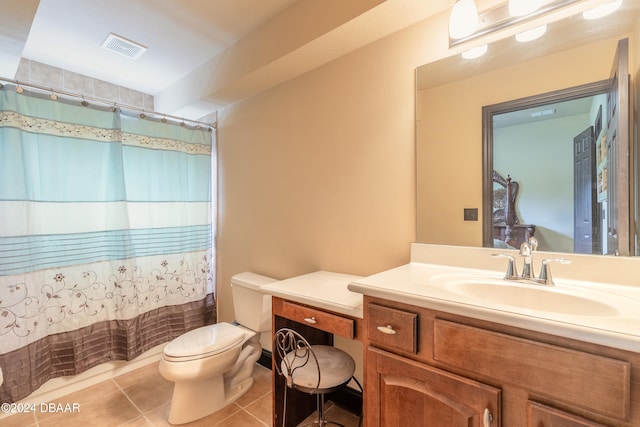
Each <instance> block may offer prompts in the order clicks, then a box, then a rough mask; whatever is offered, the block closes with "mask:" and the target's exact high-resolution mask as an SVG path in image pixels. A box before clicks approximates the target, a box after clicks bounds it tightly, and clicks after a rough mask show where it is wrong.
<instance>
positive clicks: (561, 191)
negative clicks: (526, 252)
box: [416, 1, 640, 253]
mask: <svg viewBox="0 0 640 427" xmlns="http://www.w3.org/2000/svg"><path fill="white" fill-rule="evenodd" d="M639 10H640V5H639V4H638V2H637V1H625V2H624V3H623V6H622V8H621V9H620V10H619V11H618V12H617V13H616V14H615V15H612V16H609V17H607V18H604V20H600V21H594V22H590V23H586V22H584V20H581V19H579V18H578V17H573V18H569V19H567V20H565V21H564V22H561V23H555V24H553V25H550V26H549V29H548V33H547V35H545V36H544V37H543V38H542V39H540V40H538V41H534V42H530V44H527V45H522V44H518V43H516V42H515V41H513V40H512V39H505V40H501V41H499V42H497V43H494V44H492V45H490V47H489V52H488V54H487V55H486V56H485V57H482V58H478V59H476V60H472V61H467V60H463V59H462V58H461V57H460V55H456V56H452V57H450V58H445V59H443V60H440V61H436V62H434V63H430V64H426V65H424V66H422V67H419V68H418V69H417V71H416V78H417V80H416V82H417V93H416V159H417V170H416V178H417V197H416V205H417V214H416V218H417V224H416V230H417V236H416V240H417V241H418V242H423V243H434V244H447V245H464V246H483V245H485V246H490V244H487V243H486V240H487V239H486V238H485V236H484V234H483V228H484V227H485V225H488V227H489V229H490V230H492V233H491V234H492V235H491V236H490V238H492V237H493V235H495V236H498V235H499V232H498V231H497V230H495V231H494V230H493V225H494V217H493V212H492V209H493V208H492V207H491V208H490V213H489V214H485V213H483V214H482V215H480V218H479V221H465V220H464V218H463V211H464V209H465V208H481V209H480V210H482V208H483V189H484V187H483V186H484V184H485V181H487V179H486V178H485V175H484V172H483V128H482V108H483V107H484V106H487V105H492V104H499V103H503V102H506V101H510V100H515V99H520V98H525V97H530V96H533V95H538V94H543V93H547V92H553V91H558V90H560V89H564V88H571V87H576V86H579V85H585V84H588V83H592V82H598V81H602V80H605V79H608V78H609V73H610V70H611V63H612V59H613V56H614V53H615V50H616V45H617V42H618V40H620V39H622V38H625V37H626V38H629V41H630V50H631V52H630V57H631V58H639V57H640V52H639V51H638V46H639V45H640V43H639V41H638V33H639V31H638V28H639V27H640V24H639V18H638V11H639ZM629 70H630V74H631V79H632V80H635V76H636V74H637V65H636V64H635V63H631V64H630V69H629ZM632 87H634V86H632ZM582 104H583V105H582V107H579V108H581V110H575V111H576V112H575V114H565V116H566V117H565V118H560V117H559V116H560V110H561V109H563V108H564V106H560V105H557V106H549V107H548V108H546V107H545V109H546V110H553V109H556V110H557V112H558V114H556V115H555V116H552V117H545V116H544V114H547V113H544V110H539V111H536V113H537V114H540V116H539V117H538V121H546V122H549V123H551V124H553V127H555V128H556V131H555V132H554V131H552V129H548V130H540V131H539V132H540V133H539V134H538V135H536V136H534V133H533V131H531V130H529V129H525V128H524V126H525V125H524V124H521V125H520V126H522V127H520V128H518V127H517V126H516V125H513V126H507V125H500V124H499V123H497V124H496V129H497V131H496V141H494V144H495V149H494V151H493V152H492V153H491V155H492V156H495V157H493V158H495V167H494V169H495V171H496V172H497V173H498V174H499V175H501V176H502V177H504V178H505V179H506V178H507V177H508V176H510V177H511V179H512V180H513V181H515V182H517V183H518V185H519V191H518V196H517V199H516V207H515V211H516V213H517V216H518V224H520V225H525V226H535V231H534V233H535V236H536V238H538V240H539V242H541V244H540V247H539V249H540V250H549V251H557V252H575V251H576V248H575V246H574V245H575V242H574V240H575V232H576V227H574V221H575V218H574V217H575V212H574V211H575V209H574V207H573V203H574V201H573V199H574V197H573V193H574V188H573V187H574V173H573V167H567V166H563V165H560V164H559V162H560V161H561V159H572V158H573V152H572V151H573V148H572V145H573V139H574V138H575V137H576V136H578V135H580V133H581V132H582V131H584V130H585V129H587V128H589V127H593V129H594V134H595V130H596V123H597V116H598V110H599V107H598V105H600V104H602V99H589V100H584V101H583V103H582ZM576 108H578V107H576ZM578 111H579V112H578ZM530 113H531V112H529V113H528V114H530ZM549 115H550V114H547V116H549ZM496 119H498V120H500V119H509V120H511V119H512V118H510V117H508V116H505V117H504V118H500V117H496ZM562 120H568V121H570V124H567V123H569V122H563V121H562ZM545 132H546V133H545ZM597 137H598V136H597V135H594V138H597ZM558 138H563V139H565V140H569V141H570V142H569V144H568V145H567V146H563V145H561V144H555V145H552V141H554V140H557V139H558ZM507 140H508V141H514V140H516V144H514V145H513V146H511V145H509V143H508V142H504V141H507ZM632 142H633V139H632ZM560 151H561V152H560ZM637 151H638V150H635V151H634V153H636V154H635V156H637ZM596 160H597V159H596ZM632 160H633V159H632ZM567 161H568V162H572V161H573V160H567ZM599 173H600V174H602V170H600V172H599ZM599 179H600V181H596V182H597V184H596V189H597V190H598V189H599V190H598V191H599V194H600V196H602V191H601V189H602V187H603V185H606V182H607V181H603V179H602V175H601V177H600V178H599ZM628 184H630V185H631V186H632V188H631V189H630V191H634V188H633V187H634V184H633V183H628ZM596 197H597V196H596ZM633 203H635V202H633V201H632V204H633ZM604 214H605V215H606V212H605V213H604ZM636 218H637V212H636V211H635V210H634V211H633V212H632V220H631V222H632V223H634V222H636ZM494 233H495V234H494ZM595 239H596V240H598V239H599V241H600V242H602V244H601V245H600V247H598V244H593V243H592V248H595V249H592V251H593V252H595V253H607V251H606V242H605V241H604V240H602V235H601V236H599V237H598V236H596V237H595ZM490 241H491V243H493V239H490ZM631 244H632V246H633V245H634V242H632V243H631ZM578 251H579V252H580V251H581V252H588V251H587V250H578Z"/></svg>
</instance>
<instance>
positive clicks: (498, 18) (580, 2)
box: [449, 0, 621, 50]
mask: <svg viewBox="0 0 640 427" xmlns="http://www.w3.org/2000/svg"><path fill="white" fill-rule="evenodd" d="M620 3H621V0H616V1H612V0H520V1H516V0H510V1H509V2H507V1H504V2H502V3H500V4H499V5H497V6H495V7H491V8H488V9H486V10H482V11H478V10H477V8H476V6H475V3H474V2H473V1H472V0H458V1H456V3H455V4H454V5H453V8H452V9H451V15H450V16H449V47H450V48H453V47H457V46H462V45H464V44H467V43H469V42H475V43H474V45H478V44H484V43H492V42H494V41H496V40H500V39H501V38H505V37H511V36H513V35H515V34H517V33H519V32H522V31H523V30H529V29H531V28H533V27H538V26H540V25H542V24H551V23H553V22H555V21H557V20H560V19H564V18H566V17H569V16H573V15H577V14H582V13H583V12H584V11H586V10H588V9H594V8H596V10H603V9H605V10H615V8H616V7H618V6H619V4H620ZM524 6H526V8H524ZM601 7H602V9H601ZM465 10H466V12H465ZM525 10H526V11H531V12H529V13H527V14H525V15H520V16H514V15H513V14H514V13H517V14H521V13H524V11H525ZM465 14H466V15H465ZM586 15H587V16H589V15H590V14H586ZM461 16H462V17H465V16H466V18H465V19H466V20H467V21H466V23H465V22H464V21H463V18H461ZM472 16H473V18H471V17H472ZM475 25H477V27H476V29H475V31H473V32H471V33H469V31H470V30H471V29H472V28H474V27H475ZM465 34H466V35H465ZM463 35H464V36H463ZM463 50H464V49H463Z"/></svg>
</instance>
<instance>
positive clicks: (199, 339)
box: [162, 322, 246, 362]
mask: <svg viewBox="0 0 640 427" xmlns="http://www.w3.org/2000/svg"><path fill="white" fill-rule="evenodd" d="M245 337H246V333H245V332H244V331H243V329H242V328H239V327H237V326H234V325H232V324H230V323H226V322H222V323H217V324H215V325H208V326H203V327H200V328H197V329H193V330H191V331H189V332H187V333H185V334H183V335H180V336H179V337H177V338H175V339H174V340H173V341H171V342H170V343H169V344H167V345H166V346H165V347H164V350H163V352H162V353H163V354H162V357H163V358H164V359H165V360H167V361H170V362H186V361H190V360H196V359H202V358H205V357H210V356H214V355H216V354H219V353H223V352H225V351H228V350H230V349H232V348H234V347H237V346H238V345H240V344H242V343H243V342H244V340H245Z"/></svg>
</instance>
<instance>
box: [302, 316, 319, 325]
mask: <svg viewBox="0 0 640 427" xmlns="http://www.w3.org/2000/svg"><path fill="white" fill-rule="evenodd" d="M304 321H305V322H307V323H311V324H312V325H315V324H316V323H317V322H316V318H315V317H305V318H304Z"/></svg>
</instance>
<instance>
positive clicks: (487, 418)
mask: <svg viewBox="0 0 640 427" xmlns="http://www.w3.org/2000/svg"><path fill="white" fill-rule="evenodd" d="M491 421H493V415H491V412H489V409H488V408H484V415H483V416H482V427H491Z"/></svg>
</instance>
